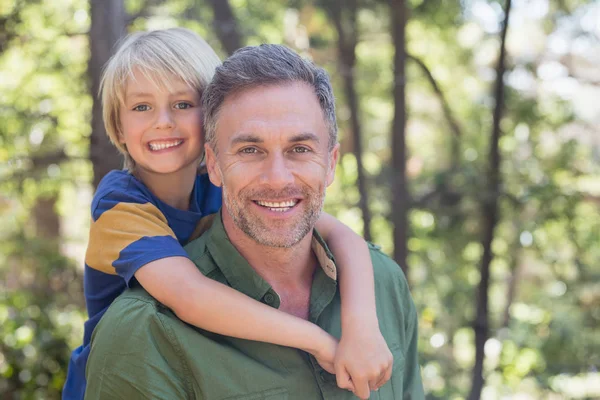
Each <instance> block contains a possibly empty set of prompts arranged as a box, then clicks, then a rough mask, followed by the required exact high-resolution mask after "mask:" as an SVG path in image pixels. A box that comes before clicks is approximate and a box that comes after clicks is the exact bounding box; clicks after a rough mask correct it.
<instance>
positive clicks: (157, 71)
mask: <svg viewBox="0 0 600 400" xmlns="http://www.w3.org/2000/svg"><path fill="white" fill-rule="evenodd" d="M220 63H221V61H220V60H219V57H218V56H217V55H216V53H215V52H214V50H213V49H212V48H211V47H210V46H209V45H208V43H206V42H205V41H204V39H202V38H201V37H200V36H198V35H197V34H196V33H194V32H192V31H190V30H188V29H183V28H171V29H162V30H156V31H150V32H135V33H132V34H130V35H128V36H126V37H125V39H123V42H122V44H121V45H120V47H119V49H118V50H117V52H116V53H115V54H114V55H113V56H112V57H111V58H110V60H108V63H107V64H106V67H105V69H104V72H103V74H102V80H101V81H100V96H101V98H102V116H103V118H104V127H105V129H106V133H107V134H108V137H109V138H110V141H111V142H112V143H113V144H114V145H115V146H116V147H117V149H118V150H119V152H121V153H122V154H123V156H124V157H125V168H127V169H131V168H133V167H134V166H135V160H133V159H132V158H131V156H130V155H129V153H128V152H127V148H126V147H125V145H124V144H122V143H120V142H119V137H120V135H121V134H122V132H121V124H120V120H119V118H120V116H119V108H120V106H121V105H122V104H124V101H125V89H126V88H127V82H128V80H129V79H134V70H135V71H139V72H141V73H142V74H143V75H144V76H145V77H146V78H148V79H149V80H150V81H151V82H153V83H154V84H155V85H157V86H158V87H161V88H166V89H170V87H171V83H172V81H173V80H174V79H175V80H182V81H183V82H185V83H187V84H188V85H189V86H190V87H191V88H193V89H195V90H197V91H198V92H199V93H202V92H203V91H204V89H205V88H206V86H208V84H209V83H210V81H211V79H212V77H213V74H214V72H215V68H216V67H217V66H218V65H219V64H220Z"/></svg>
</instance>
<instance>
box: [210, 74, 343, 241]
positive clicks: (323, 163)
mask: <svg viewBox="0 0 600 400" xmlns="http://www.w3.org/2000/svg"><path fill="white" fill-rule="evenodd" d="M217 125H218V127H217V132H216V138H217V144H216V148H217V155H218V156H216V155H215V153H214V151H213V149H212V148H211V147H210V145H208V144H207V145H206V155H207V166H208V170H209V173H210V179H211V181H212V182H213V184H215V185H217V186H222V187H223V202H224V213H225V212H227V213H228V214H229V216H230V217H231V218H232V220H233V222H234V225H235V227H236V229H239V230H241V231H242V232H244V233H245V234H246V235H248V236H249V237H251V238H252V239H254V240H255V241H256V242H258V243H260V244H262V245H265V246H270V247H291V246H293V245H295V244H296V243H298V242H299V241H300V240H301V239H302V238H304V237H305V236H306V234H307V233H309V232H310V231H311V230H312V228H313V227H314V224H315V222H316V221H317V219H318V218H319V215H320V213H321V209H322V207H323V201H324V198H325V189H326V187H327V186H329V185H330V184H331V182H332V181H333V177H334V173H335V164H336V162H337V157H338V145H336V147H335V148H334V149H333V150H332V151H329V149H328V142H329V132H328V129H327V126H326V124H325V120H324V117H323V112H322V111H321V108H320V106H319V101H318V99H317V97H316V95H315V94H314V91H313V89H312V88H311V87H309V86H308V85H306V84H303V83H288V84H283V85H274V86H267V87H256V88H252V89H247V90H244V91H242V92H240V93H236V94H234V95H232V96H230V97H228V98H226V99H225V102H224V103H223V106H222V108H221V110H220V113H219V116H218V124H217ZM225 217H226V216H225V215H224V218H225Z"/></svg>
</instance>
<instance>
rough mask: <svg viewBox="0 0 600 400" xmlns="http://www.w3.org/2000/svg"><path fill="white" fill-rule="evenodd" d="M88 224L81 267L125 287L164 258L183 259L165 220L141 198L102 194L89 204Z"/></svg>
mask: <svg viewBox="0 0 600 400" xmlns="http://www.w3.org/2000/svg"><path fill="white" fill-rule="evenodd" d="M92 207H93V208H92V222H91V226H90V238H89V244H88V249H87V253H86V256H85V263H86V264H87V265H88V266H89V267H90V268H93V269H96V270H98V271H102V272H105V273H108V274H113V275H119V276H121V277H122V278H123V279H124V280H125V282H126V283H127V285H130V282H131V280H132V278H133V276H134V274H135V272H136V271H137V270H138V269H139V268H141V267H143V266H144V265H146V264H148V263H149V262H152V261H155V260H159V259H161V258H165V257H177V256H180V257H187V254H186V252H185V251H184V250H183V247H182V246H181V244H180V243H179V241H178V240H177V237H176V236H175V233H174V232H173V230H172V229H171V228H170V227H169V224H168V223H167V219H166V217H165V216H164V215H163V214H162V212H161V211H160V210H159V209H158V208H157V207H156V206H155V205H154V204H152V203H151V202H149V201H147V199H145V198H144V197H143V196H141V195H135V194H131V193H125V192H120V191H118V190H116V191H112V192H110V193H108V194H105V195H104V196H102V197H101V198H99V199H95V201H94V202H93V203H92Z"/></svg>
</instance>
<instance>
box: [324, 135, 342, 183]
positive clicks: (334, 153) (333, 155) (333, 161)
mask: <svg viewBox="0 0 600 400" xmlns="http://www.w3.org/2000/svg"><path fill="white" fill-rule="evenodd" d="M339 156H340V144H339V143H336V145H335V146H334V148H333V150H331V151H330V152H329V170H328V171H327V186H329V185H331V184H332V183H333V179H334V178H335V167H336V166H337V162H338V158H339Z"/></svg>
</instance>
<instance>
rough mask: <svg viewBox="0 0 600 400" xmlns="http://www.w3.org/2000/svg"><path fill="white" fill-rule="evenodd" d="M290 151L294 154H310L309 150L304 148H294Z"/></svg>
mask: <svg viewBox="0 0 600 400" xmlns="http://www.w3.org/2000/svg"><path fill="white" fill-rule="evenodd" d="M292 151H293V152H294V153H308V152H310V149H309V148H308V147H305V146H296V147H294V148H293V149H292Z"/></svg>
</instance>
